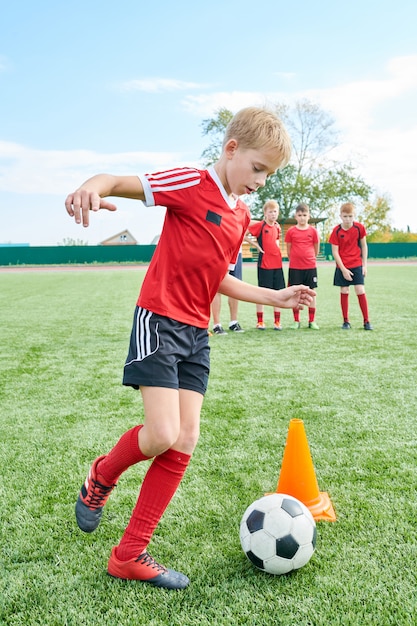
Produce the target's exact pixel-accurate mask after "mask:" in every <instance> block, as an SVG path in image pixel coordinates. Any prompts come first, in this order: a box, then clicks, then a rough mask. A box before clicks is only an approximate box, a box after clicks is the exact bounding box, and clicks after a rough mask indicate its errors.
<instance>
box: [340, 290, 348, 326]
mask: <svg viewBox="0 0 417 626" xmlns="http://www.w3.org/2000/svg"><path fill="white" fill-rule="evenodd" d="M340 306H341V308H342V315H343V321H344V322H348V321H349V294H348V293H341V294H340Z"/></svg>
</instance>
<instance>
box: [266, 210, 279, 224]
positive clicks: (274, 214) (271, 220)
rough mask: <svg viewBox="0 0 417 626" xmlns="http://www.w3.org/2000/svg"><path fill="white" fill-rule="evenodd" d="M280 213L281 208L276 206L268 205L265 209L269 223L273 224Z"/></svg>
mask: <svg viewBox="0 0 417 626" xmlns="http://www.w3.org/2000/svg"><path fill="white" fill-rule="evenodd" d="M278 215H279V209H278V208H277V207H274V206H270V207H267V208H266V209H265V213H264V217H265V221H267V222H269V224H273V223H274V222H276V221H277V219H278Z"/></svg>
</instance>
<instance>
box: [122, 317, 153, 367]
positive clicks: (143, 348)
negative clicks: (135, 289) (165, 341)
mask: <svg viewBox="0 0 417 626" xmlns="http://www.w3.org/2000/svg"><path fill="white" fill-rule="evenodd" d="M151 317H152V311H148V310H147V309H143V308H142V307H138V314H137V316H136V327H135V347H136V356H135V358H134V359H132V360H131V361H129V362H128V363H126V364H125V365H130V364H131V363H133V362H134V361H143V360H144V359H146V357H148V356H150V355H151V354H154V353H155V352H157V351H158V348H159V334H158V324H157V325H156V326H155V335H154V343H155V348H154V349H153V350H152V344H151V340H152V331H151V328H150V320H151Z"/></svg>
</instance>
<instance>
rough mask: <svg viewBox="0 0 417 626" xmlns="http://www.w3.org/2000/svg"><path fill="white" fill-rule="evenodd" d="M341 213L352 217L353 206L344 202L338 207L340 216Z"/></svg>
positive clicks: (353, 212)
mask: <svg viewBox="0 0 417 626" xmlns="http://www.w3.org/2000/svg"><path fill="white" fill-rule="evenodd" d="M342 213H346V214H347V215H354V214H355V205H354V204H353V203H352V202H345V204H342V206H341V207H340V214H342Z"/></svg>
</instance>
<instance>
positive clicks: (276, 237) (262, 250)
mask: <svg viewBox="0 0 417 626" xmlns="http://www.w3.org/2000/svg"><path fill="white" fill-rule="evenodd" d="M263 213H264V219H263V220H262V221H261V222H255V221H253V222H251V223H250V226H249V228H248V233H249V234H250V235H252V236H253V237H255V239H256V241H255V242H253V241H252V240H251V239H250V238H249V237H246V238H245V239H246V241H248V242H249V243H251V244H252V245H255V246H256V247H257V248H258V250H259V256H258V285H259V287H266V288H267V289H284V288H285V278H284V272H283V270H282V255H281V250H280V247H279V241H280V237H281V227H280V225H279V224H278V222H277V219H278V215H279V204H278V202H276V201H275V200H267V201H266V202H265V204H264V206H263ZM256 316H257V324H256V328H258V330H265V322H264V307H263V304H257V305H256ZM274 330H282V327H281V312H280V310H279V308H278V307H274Z"/></svg>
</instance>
